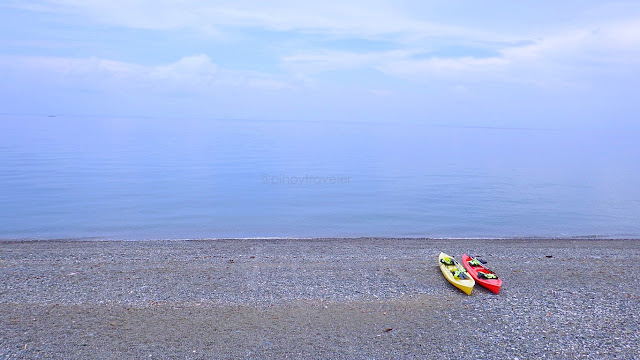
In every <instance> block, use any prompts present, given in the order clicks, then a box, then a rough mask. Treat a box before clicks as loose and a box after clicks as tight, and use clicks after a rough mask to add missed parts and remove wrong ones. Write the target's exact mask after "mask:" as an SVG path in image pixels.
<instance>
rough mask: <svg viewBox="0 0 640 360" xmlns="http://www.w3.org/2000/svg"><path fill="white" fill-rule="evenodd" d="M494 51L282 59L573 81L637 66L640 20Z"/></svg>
mask: <svg viewBox="0 0 640 360" xmlns="http://www.w3.org/2000/svg"><path fill="white" fill-rule="evenodd" d="M493 50H494V51H495V55H492V56H472V55H469V56H443V55H437V54H434V55H431V56H424V54H425V53H429V50H428V49H420V48H413V49H410V50H395V51H379V52H349V51H331V50H320V51H318V52H306V53H299V54H292V55H287V56H284V57H283V58H282V61H283V63H284V64H285V65H286V66H288V67H290V68H294V69H296V71H299V72H306V73H318V72H322V71H331V70H343V69H352V68H362V67H367V68H371V69H376V70H379V71H381V72H382V73H385V74H388V75H392V76H400V77H403V78H410V79H441V80H442V79H445V80H454V81H465V80H467V81H469V80H470V81H474V80H479V79H481V80H487V79H492V80H498V81H506V82H526V83H534V84H538V85H544V84H553V85H558V84H560V83H563V84H572V80H571V78H572V77H576V78H577V77H585V76H587V77H588V75H593V74H594V73H606V72H608V71H616V70H617V69H618V66H619V65H620V64H623V65H628V66H637V65H639V64H640V19H631V20H629V19H626V20H621V21H617V22H610V23H605V24H600V26H598V27H597V28H592V27H584V28H576V29H571V30H564V31H558V32H557V33H552V34H546V36H544V37H542V38H539V39H538V40H536V41H531V42H528V43H525V44H516V45H509V44H506V45H502V46H501V47H496V48H495V49H493ZM574 80H575V79H574Z"/></svg>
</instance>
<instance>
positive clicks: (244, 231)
mask: <svg viewBox="0 0 640 360" xmlns="http://www.w3.org/2000/svg"><path fill="white" fill-rule="evenodd" d="M638 139H639V136H638V132H637V131H629V130H628V129H621V128H619V129H606V128H601V129H594V128H591V129H579V128H559V129H554V128H494V127H464V126H458V127H456V126H449V125H442V124H419V123H408V122H404V123H398V122H394V121H388V122H374V123H371V122H362V121H329V120H328V121H324V122H307V121H274V120H243V119H189V118H184V119H156V118H100V117H88V116H84V117H73V116H56V117H49V116H46V115H32V116H27V115H2V116H0V239H16V238H17V239H55V238H74V239H75V238H96V239H130V240H136V239H187V238H188V239H191V238H221V237H234V238H252V237H359V236H382V237H524V236H536V237H537V236H539V237H580V236H603V237H640V151H639V150H638V148H639V146H638V144H637V142H638Z"/></svg>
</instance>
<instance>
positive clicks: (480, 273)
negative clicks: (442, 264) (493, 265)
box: [462, 254, 502, 294]
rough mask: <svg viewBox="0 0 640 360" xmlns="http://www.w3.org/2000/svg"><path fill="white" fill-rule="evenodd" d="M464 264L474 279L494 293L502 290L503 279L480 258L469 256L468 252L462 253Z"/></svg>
mask: <svg viewBox="0 0 640 360" xmlns="http://www.w3.org/2000/svg"><path fill="white" fill-rule="evenodd" d="M462 266H464V268H465V269H467V272H469V274H470V275H471V277H472V278H473V280H475V281H476V282H477V283H478V284H480V285H482V286H484V287H486V288H487V289H489V290H491V291H493V292H494V293H496V294H497V293H498V292H500V286H502V280H500V279H499V278H498V275H496V273H494V272H493V271H491V270H489V269H487V267H486V266H484V264H482V262H480V261H479V260H478V259H474V258H471V257H469V256H468V255H467V254H464V255H462Z"/></svg>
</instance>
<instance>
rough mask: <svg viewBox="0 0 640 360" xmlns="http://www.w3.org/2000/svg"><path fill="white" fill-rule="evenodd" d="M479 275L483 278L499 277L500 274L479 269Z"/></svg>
mask: <svg viewBox="0 0 640 360" xmlns="http://www.w3.org/2000/svg"><path fill="white" fill-rule="evenodd" d="M478 277H479V278H483V279H497V278H498V275H496V274H490V273H485V272H482V271H478Z"/></svg>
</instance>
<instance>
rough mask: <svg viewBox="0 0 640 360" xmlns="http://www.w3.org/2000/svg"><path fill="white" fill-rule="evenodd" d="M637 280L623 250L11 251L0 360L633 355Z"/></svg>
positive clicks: (473, 246)
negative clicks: (472, 278)
mask: <svg viewBox="0 0 640 360" xmlns="http://www.w3.org/2000/svg"><path fill="white" fill-rule="evenodd" d="M440 251H444V252H446V253H448V254H450V255H454V256H456V257H457V258H460V256H461V255H462V254H463V253H467V254H469V255H474V256H480V257H482V258H483V259H485V260H487V261H488V264H487V265H488V266H489V267H490V268H492V269H493V270H495V271H496V272H497V273H498V274H499V275H500V277H501V278H502V279H503V281H504V285H503V288H502V290H501V293H500V294H498V295H495V294H492V293H490V292H489V291H488V290H485V289H483V288H481V287H480V286H479V285H476V288H475V289H474V291H473V294H472V295H471V296H467V295H465V294H463V293H462V292H461V291H459V290H457V289H455V288H454V287H453V286H451V285H450V284H449V283H447V282H446V280H445V279H444V277H443V276H442V274H441V273H440V270H439V269H438V265H437V256H438V254H439V253H440ZM639 273H640V240H628V239H619V240H610V239H472V240H450V239H447V240H445V239H442V240H439V239H373V238H362V239H299V240H296V239H251V240H235V239H234V240H189V241H0V285H1V286H0V309H1V311H0V329H2V331H0V359H13V358H26V359H32V358H43V359H47V358H52V359H53V358H65V359H142V358H152V359H153V358H160V359H174V358H183V359H211V358H215V359H227V358H228V359H231V358H258V359H263V358H278V359H280V358H349V359H359V358H366V359H373V358H375V359H386V358H419V359H428V358H462V359H465V358H473V359H478V358H496V359H515V358H519V359H534V358H551V359H573V358H588V359H609V358H616V359H632V358H636V356H637V354H638V353H640V310H639V309H640V286H639V285H640V280H638V279H639V277H638V274H639Z"/></svg>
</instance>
